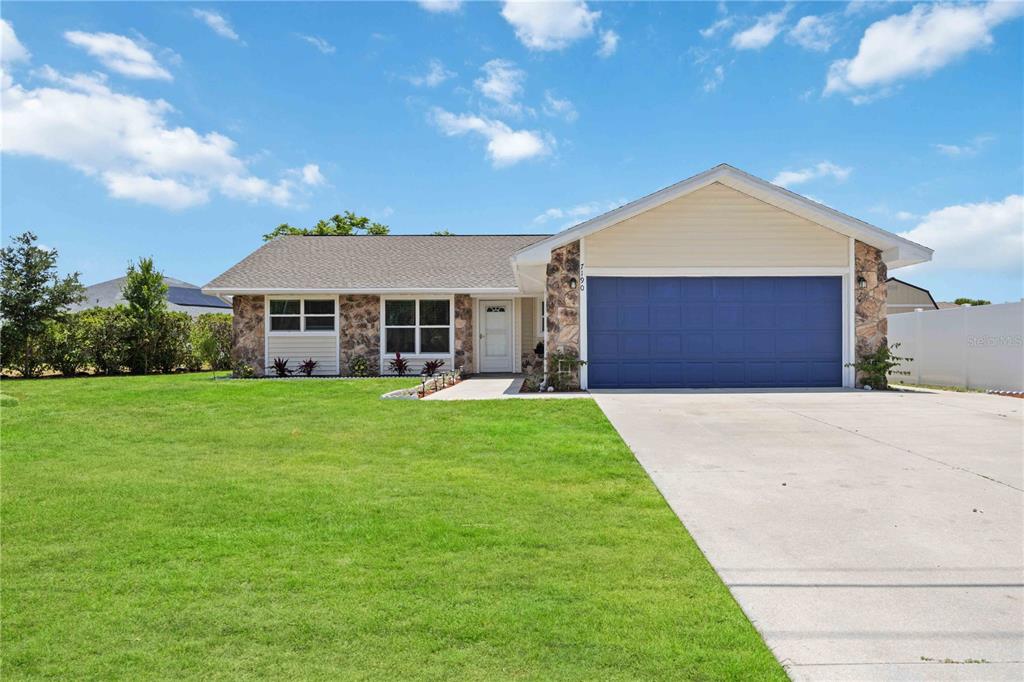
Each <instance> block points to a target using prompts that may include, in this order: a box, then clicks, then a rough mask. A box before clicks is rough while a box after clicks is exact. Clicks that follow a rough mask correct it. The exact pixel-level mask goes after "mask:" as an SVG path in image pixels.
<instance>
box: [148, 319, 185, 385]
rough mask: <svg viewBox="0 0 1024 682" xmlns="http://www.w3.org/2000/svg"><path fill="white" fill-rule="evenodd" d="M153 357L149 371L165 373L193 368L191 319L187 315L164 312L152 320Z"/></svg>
mask: <svg viewBox="0 0 1024 682" xmlns="http://www.w3.org/2000/svg"><path fill="white" fill-rule="evenodd" d="M153 326H154V328H155V329H154V335H153V345H152V348H153V355H152V357H151V364H150V369H153V368H154V367H155V368H156V369H157V370H159V371H161V372H165V373H169V372H174V371H176V370H179V369H181V368H183V367H190V366H194V363H193V360H192V357H193V353H192V343H191V336H192V318H191V317H189V314H188V313H182V312H177V311H175V312H170V311H164V312H163V313H162V314H160V315H157V316H156V318H155V319H154V325H153Z"/></svg>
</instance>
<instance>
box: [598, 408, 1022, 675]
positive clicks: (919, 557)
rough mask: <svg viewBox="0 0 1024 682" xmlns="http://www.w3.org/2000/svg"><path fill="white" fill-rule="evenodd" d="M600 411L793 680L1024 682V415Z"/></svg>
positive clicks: (988, 411) (974, 411)
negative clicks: (990, 681)
mask: <svg viewBox="0 0 1024 682" xmlns="http://www.w3.org/2000/svg"><path fill="white" fill-rule="evenodd" d="M594 397H595V399H596V400H597V402H598V404H599V405H600V406H601V408H602V409H603V410H604V412H605V414H606V415H608V418H609V419H610V420H611V422H612V424H614V425H615V428H616V429H618V431H619V433H620V434H621V435H622V437H623V439H624V440H625V441H626V443H627V444H628V445H629V446H630V447H631V448H632V450H633V452H634V453H636V457H637V459H638V460H639V461H640V463H641V464H642V465H643V466H644V468H645V469H646V470H647V472H648V474H650V476H651V478H652V479H653V480H654V483H655V484H656V485H657V486H658V488H659V489H660V490H661V492H662V494H663V495H664V496H665V498H666V499H667V500H668V502H669V504H670V505H671V506H672V509H674V510H675V512H676V514H678V515H679V518H680V519H682V521H683V523H684V524H685V525H686V527H687V529H689V531H690V533H691V534H692V535H693V537H694V539H695V540H696V541H697V543H698V544H699V545H700V547H701V549H702V550H703V551H704V553H705V555H706V556H707V558H708V559H709V560H710V562H711V564H712V565H713V566H714V567H715V569H716V570H717V571H718V573H719V575H721V577H722V579H723V580H724V581H725V582H726V584H728V585H729V587H730V589H731V590H732V593H733V595H735V597H736V599H737V601H738V602H739V604H740V606H742V607H743V610H744V611H745V612H746V613H747V615H748V616H749V617H750V619H751V621H753V623H754V625H755V626H756V627H757V628H758V630H759V631H760V632H761V633H762V635H763V636H764V638H765V641H766V642H767V643H768V645H769V646H770V647H771V648H772V650H773V651H774V652H775V655H776V656H777V657H778V658H779V660H780V661H781V662H782V663H783V664H784V665H785V666H786V668H787V670H788V671H789V674H790V675H791V676H792V677H793V678H794V679H813V680H854V679H856V680H868V679H872V680H874V679H929V680H946V679H970V680H984V679H1012V680H1021V679H1024V663H1022V661H1024V584H1022V583H1024V547H1022V542H1024V540H1022V538H1024V495H1022V492H1021V491H1022V488H1024V471H1022V470H1024V419H1022V410H1021V408H1022V407H1024V400H1018V399H1013V398H1006V397H1000V396H989V395H983V394H973V393H948V392H941V393H938V392H930V393H928V392H914V393H910V392H905V393H897V392H884V393H883V392H873V393H872V392H864V391H844V390H836V391H818V392H788V393H787V392H748V393H726V392H721V393H718V392H708V391H700V392H687V391H678V392H632V393H631V392H629V391H604V392H598V391H595V392H594Z"/></svg>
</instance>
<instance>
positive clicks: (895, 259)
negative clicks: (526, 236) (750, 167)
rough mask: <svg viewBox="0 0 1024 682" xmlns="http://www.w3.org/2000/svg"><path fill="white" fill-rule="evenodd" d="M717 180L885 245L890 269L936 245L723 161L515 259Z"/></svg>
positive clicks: (920, 258)
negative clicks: (857, 215)
mask: <svg viewBox="0 0 1024 682" xmlns="http://www.w3.org/2000/svg"><path fill="white" fill-rule="evenodd" d="M714 182H719V183H722V184H723V185H726V186H727V187H731V188H733V189H735V190H737V191H739V192H743V193H744V194H747V195H748V196H751V197H754V198H755V199H759V200H761V201H763V202H765V203H767V204H770V205H772V206H775V207H777V208H781V209H782V210H784V211H789V212H790V213H793V214H794V215H798V216H800V217H802V218H806V219H807V220H810V221H812V222H815V223H817V224H819V225H822V226H824V227H826V228H828V229H830V230H833V231H835V232H838V233H840V234H844V235H847V236H850V237H854V238H855V239H858V240H860V241H862V242H864V243H866V244H870V245H871V246H874V247H876V248H878V249H881V250H882V258H883V260H884V261H885V263H886V264H887V265H888V267H889V268H898V267H903V266H905V265H913V264H914V263H923V262H926V261H929V260H931V257H932V250H931V249H929V248H928V247H926V246H922V245H920V244H917V243H916V242H912V241H910V240H909V239H904V238H903V237H900V236H899V235H896V234H893V233H892V232H888V231H886V230H883V229H882V228H880V227H875V226H874V225H870V224H868V223H866V222H864V221H862V220H858V219H857V218H853V217H852V216H848V215H846V214H845V213H841V212H840V211H837V210H835V209H833V208H829V207H828V206H825V205H824V204H819V203H818V202H816V201H812V200H811V199H808V198H807V197H803V196H800V195H799V194H796V193H795V192H791V191H789V190H788V189H785V188H783V187H779V186H778V185H773V184H772V183H770V182H768V181H766V180H762V179H761V178H758V177H755V176H753V175H751V174H749V173H745V172H744V171H741V170H739V169H738V168H734V167H733V166H730V165H728V164H724V163H723V164H719V165H717V166H715V167H714V168H711V169H709V170H706V171H704V172H703V173H699V174H697V175H694V176H693V177H691V178H687V179H686V180H683V181H682V182H678V183H676V184H674V185H671V186H669V187H666V188H664V189H662V190H659V191H657V192H654V193H653V194H648V195H647V196H645V197H642V198H640V199H637V200H636V201H631V202H630V203H628V204H625V205H623V206H620V207H619V208H616V209H614V210H611V211H609V212H607V213H604V214H602V215H599V216H597V217H596V218H591V219H590V220H587V221H585V222H582V223H580V224H579V225H576V226H574V227H571V228H569V229H567V230H563V231H562V232H559V233H558V234H555V235H552V236H551V237H549V238H547V239H545V240H543V241H540V242H537V243H536V244H531V245H530V246H528V247H526V248H523V249H521V250H520V251H519V252H518V253H516V256H515V260H516V264H517V266H519V265H534V264H540V263H546V262H547V261H548V259H549V258H550V254H551V250H552V249H556V248H558V247H560V246H564V245H565V244H568V243H570V242H574V241H576V240H577V239H579V238H580V237H585V236H587V235H588V234H593V233H594V232H598V231H600V230H603V229H605V228H608V227H611V226H612V225H616V224H618V223H621V222H622V221H624V220H628V219H629V218H632V217H634V216H636V215H639V214H641V213H643V212H645V211H649V210H651V209H652V208H656V207H658V206H661V205H662V204H665V203H668V202H669V201H672V200H674V199H678V198H680V197H683V196H686V195H687V194H691V193H693V192H696V191H697V190H699V189H702V188H704V187H707V186H708V185H710V184H711V183H714Z"/></svg>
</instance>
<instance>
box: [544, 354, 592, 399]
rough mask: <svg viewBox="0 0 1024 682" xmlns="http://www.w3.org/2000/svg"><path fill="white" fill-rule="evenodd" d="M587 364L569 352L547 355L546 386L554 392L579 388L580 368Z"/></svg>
mask: <svg viewBox="0 0 1024 682" xmlns="http://www.w3.org/2000/svg"><path fill="white" fill-rule="evenodd" d="M585 364H587V363H586V361H585V360H580V358H579V356H578V355H577V354H576V353H574V352H572V351H569V350H558V351H556V352H553V353H550V354H548V386H554V388H555V390H556V391H573V390H576V389H578V388H579V386H580V367H582V366H583V365H585Z"/></svg>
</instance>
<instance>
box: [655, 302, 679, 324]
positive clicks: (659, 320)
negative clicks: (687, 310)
mask: <svg viewBox="0 0 1024 682" xmlns="http://www.w3.org/2000/svg"><path fill="white" fill-rule="evenodd" d="M682 324H683V309H682V308H681V307H680V306H679V305H652V306H651V327H652V328H653V329H679V328H680V327H681V326H682Z"/></svg>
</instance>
